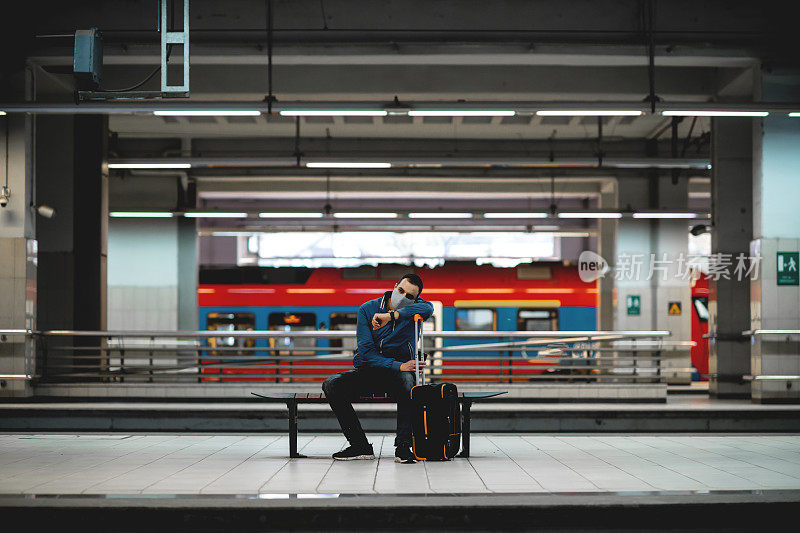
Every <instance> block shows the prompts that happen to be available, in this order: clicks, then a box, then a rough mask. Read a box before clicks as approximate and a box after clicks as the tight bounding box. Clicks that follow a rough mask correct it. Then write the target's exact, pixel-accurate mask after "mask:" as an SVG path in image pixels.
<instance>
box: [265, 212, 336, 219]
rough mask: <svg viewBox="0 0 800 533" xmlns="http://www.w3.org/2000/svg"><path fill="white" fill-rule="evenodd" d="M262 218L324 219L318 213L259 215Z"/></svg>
mask: <svg viewBox="0 0 800 533" xmlns="http://www.w3.org/2000/svg"><path fill="white" fill-rule="evenodd" d="M258 216H259V217H261V218H322V213H318V212H296V213H259V214H258Z"/></svg>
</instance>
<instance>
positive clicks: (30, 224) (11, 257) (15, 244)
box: [0, 115, 38, 397]
mask: <svg viewBox="0 0 800 533" xmlns="http://www.w3.org/2000/svg"><path fill="white" fill-rule="evenodd" d="M32 134H33V124H32V120H31V118H30V117H28V116H25V115H9V116H0V186H5V185H6V184H7V186H8V189H9V191H10V192H11V196H10V198H9V200H8V205H7V206H6V207H2V208H0V329H3V330H6V329H9V330H29V329H36V327H37V326H36V290H37V286H36V282H37V267H36V265H37V242H36V238H35V237H36V225H35V222H36V220H35V210H34V209H32V208H31V204H32V200H33V197H32V194H33V179H34V172H33V167H34V158H33V153H34V152H33V149H34V145H33V142H32ZM37 373H38V369H37V364H36V351H35V344H34V341H33V339H32V338H29V337H28V336H26V335H25V334H3V335H0V397H5V396H31V395H32V394H33V389H32V387H31V381H30V377H31V376H35V375H36V374H37Z"/></svg>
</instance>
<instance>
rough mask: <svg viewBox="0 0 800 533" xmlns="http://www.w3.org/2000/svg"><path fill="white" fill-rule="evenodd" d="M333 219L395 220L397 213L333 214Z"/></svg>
mask: <svg viewBox="0 0 800 533" xmlns="http://www.w3.org/2000/svg"><path fill="white" fill-rule="evenodd" d="M333 216H334V218H397V213H334V214H333Z"/></svg>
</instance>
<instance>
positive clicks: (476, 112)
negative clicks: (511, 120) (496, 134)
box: [408, 109, 516, 117]
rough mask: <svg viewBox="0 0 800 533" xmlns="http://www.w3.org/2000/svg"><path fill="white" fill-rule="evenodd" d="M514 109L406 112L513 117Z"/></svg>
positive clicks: (450, 115)
mask: <svg viewBox="0 0 800 533" xmlns="http://www.w3.org/2000/svg"><path fill="white" fill-rule="evenodd" d="M515 114H516V111H503V110H498V111H492V110H489V109H487V110H474V111H473V110H460V109H454V110H452V111H449V110H446V109H439V110H431V111H424V110H411V111H409V112H408V116H410V117H513V116H514V115H515Z"/></svg>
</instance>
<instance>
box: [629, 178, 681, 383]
mask: <svg viewBox="0 0 800 533" xmlns="http://www.w3.org/2000/svg"><path fill="white" fill-rule="evenodd" d="M687 201H688V180H687V179H685V178H681V179H679V180H678V182H677V183H673V182H672V178H671V177H670V176H659V175H657V174H655V175H652V176H650V179H642V178H625V179H622V178H621V179H620V180H619V204H620V206H623V207H625V208H627V207H630V208H632V209H634V210H639V209H662V210H668V209H678V208H681V209H685V208H686V204H687ZM688 246H689V229H688V224H687V223H686V221H685V220H669V219H639V220H637V219H622V220H620V221H619V222H618V226H617V260H616V266H617V270H618V276H617V277H618V279H617V282H616V283H617V305H616V318H615V325H616V328H617V329H620V330H669V331H671V332H672V335H671V336H670V337H669V339H668V340H670V341H690V340H691V312H692V299H691V288H690V283H691V280H690V278H689V277H688V276H684V275H682V273H681V272H680V268H681V263H680V258H681V257H684V258H685V257H686V255H687V253H688ZM637 265H638V266H637ZM651 265H652V273H651ZM628 297H631V299H632V301H637V300H638V302H639V304H640V305H639V309H638V314H636V312H635V311H634V310H633V309H631V310H630V311H629V306H628ZM673 302H677V304H678V307H679V309H680V313H679V314H670V312H669V311H670V307H673V306H672V303H673ZM690 353H691V352H690V349H689V347H685V348H679V349H670V350H669V351H668V353H667V357H666V358H665V360H664V362H663V364H662V366H663V367H664V368H665V369H666V370H665V372H664V373H665V375H666V376H667V382H668V383H671V384H688V383H689V382H691V371H690V370H689V369H690V368H691V357H690Z"/></svg>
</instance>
